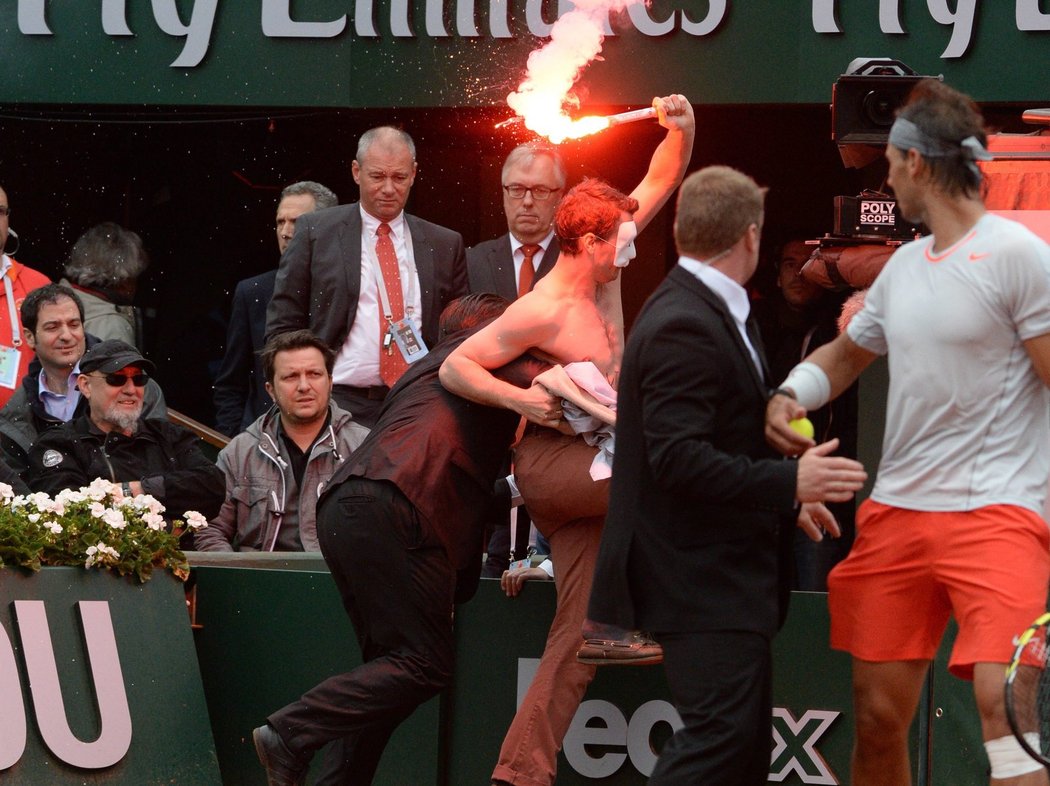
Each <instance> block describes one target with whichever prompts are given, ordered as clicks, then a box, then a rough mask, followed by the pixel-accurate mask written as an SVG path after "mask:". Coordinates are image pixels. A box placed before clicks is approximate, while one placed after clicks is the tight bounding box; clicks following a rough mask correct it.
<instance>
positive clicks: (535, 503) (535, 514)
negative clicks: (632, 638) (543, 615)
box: [492, 429, 609, 786]
mask: <svg viewBox="0 0 1050 786" xmlns="http://www.w3.org/2000/svg"><path fill="white" fill-rule="evenodd" d="M596 453H597V449H596V448H592V447H589V446H588V445H587V444H586V443H585V442H584V441H583V440H582V439H580V438H578V437H569V436H565V435H563V434H559V433H557V432H555V431H553V430H550V429H541V430H540V431H539V432H538V433H534V434H529V435H527V436H526V437H525V438H524V439H522V441H521V443H520V444H519V445H518V448H517V449H516V450H515V453H514V475H515V477H516V479H517V482H518V488H519V489H520V491H521V495H522V497H523V498H524V500H525V504H526V505H527V506H528V508H529V512H530V513H531V514H532V519H533V521H534V522H535V524H536V528H537V529H538V530H539V531H540V532H542V533H543V535H544V536H545V537H546V538H547V540H548V541H549V542H550V544H551V559H552V561H553V562H554V577H555V580H556V581H557V588H558V605H557V610H556V611H555V613H554V621H553V622H552V623H551V629H550V632H549V633H548V634H547V645H546V647H545V648H544V650H543V656H542V657H541V658H540V664H539V668H538V669H537V671H536V676H535V678H534V679H533V681H532V684H531V686H530V687H529V690H528V692H527V693H526V694H525V698H524V700H523V701H522V703H521V706H520V707H518V712H517V714H516V715H515V716H514V720H513V721H512V722H511V725H510V729H509V730H508V731H507V736H506V737H505V738H504V740H503V747H502V748H501V749H500V754H499V762H498V763H497V765H496V769H495V771H494V772H493V773H492V777H493V779H499V780H503V781H507V782H508V783H512V784H515V786H552V784H553V783H554V777H555V771H556V766H557V757H558V751H560V750H561V746H562V741H563V740H564V738H565V733H566V732H567V731H568V730H569V725H570V724H571V723H572V718H573V716H574V715H575V714H576V710H577V709H578V708H579V706H580V701H581V700H582V699H583V694H584V693H585V692H586V690H587V686H588V685H589V684H590V682H591V680H592V679H593V678H594V669H595V667H594V666H587V665H584V664H582V663H580V662H579V661H577V660H576V652H577V650H579V648H580V646H581V645H582V644H583V639H582V636H581V634H580V630H581V629H582V627H583V622H584V619H585V618H586V616H587V602H588V600H589V599H590V595H591V582H592V580H593V578H594V563H595V560H596V559H597V556H598V542H599V540H600V539H601V533H602V527H603V525H604V523H605V513H606V511H607V510H608V507H609V481H608V480H602V481H599V482H595V481H593V480H592V479H591V476H590V475H589V474H588V470H589V469H590V465H591V461H592V460H593V459H594V456H595V454H596Z"/></svg>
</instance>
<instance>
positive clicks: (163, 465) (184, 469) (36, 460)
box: [29, 340, 225, 519]
mask: <svg viewBox="0 0 1050 786" xmlns="http://www.w3.org/2000/svg"><path fill="white" fill-rule="evenodd" d="M153 370H154V366H153V363H151V362H150V361H148V360H146V358H144V357H142V355H140V354H139V353H138V351H137V350H136V349H135V348H134V347H132V346H129V345H128V344H125V343H124V342H123V341H115V340H109V341H102V342H99V343H98V344H96V345H95V346H93V347H92V348H91V349H89V350H88V351H87V352H85V353H84V357H82V358H81V359H80V376H79V377H77V386H78V387H79V389H80V395H82V396H83V397H84V398H86V399H87V401H88V407H87V410H86V411H85V412H84V413H83V414H81V415H80V416H78V417H76V418H74V419H73V420H71V421H70V422H68V423H65V424H63V425H61V426H58V427H56V428H51V429H48V430H47V431H45V432H44V433H43V434H41V435H40V438H39V439H38V440H37V442H36V444H35V445H34V446H33V448H32V449H31V450H30V451H29V486H30V488H32V489H33V490H34V491H44V492H47V493H48V494H52V495H54V494H56V493H58V492H59V491H61V490H62V489H76V488H80V487H81V486H86V485H88V484H89V483H90V482H91V481H92V480H94V479H95V478H105V479H106V480H109V481H111V482H113V483H119V484H121V486H122V488H123V491H124V494H125V495H132V496H134V495H138V494H149V495H151V496H153V497H154V498H156V499H157V500H159V501H160V503H161V504H163V505H164V507H165V508H166V515H167V516H169V517H170V518H180V517H181V516H182V515H183V514H184V513H185V512H186V511H187V510H195V511H197V512H198V513H200V514H201V515H203V516H204V517H205V518H209V519H210V518H213V517H214V516H215V515H216V514H217V513H218V512H219V508H220V507H221V506H222V500H223V496H224V494H225V484H224V483H223V477H222V472H220V471H219V468H218V467H216V466H215V465H214V464H213V463H212V462H211V461H209V460H208V459H207V458H206V457H205V455H204V454H203V453H202V452H201V449H200V445H199V444H198V441H197V437H196V436H195V435H194V434H193V433H192V432H190V431H187V430H186V429H184V428H181V427H180V426H176V425H174V424H172V423H169V422H168V421H166V420H161V419H159V418H145V417H143V403H142V402H143V394H144V391H145V388H146V383H147V381H148V380H149V376H148V375H149V374H151V373H153Z"/></svg>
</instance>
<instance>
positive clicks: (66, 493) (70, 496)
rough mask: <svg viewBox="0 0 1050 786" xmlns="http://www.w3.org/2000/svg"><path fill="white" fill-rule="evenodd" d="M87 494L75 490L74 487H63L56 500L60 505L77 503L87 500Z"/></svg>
mask: <svg viewBox="0 0 1050 786" xmlns="http://www.w3.org/2000/svg"><path fill="white" fill-rule="evenodd" d="M86 500H87V495H85V494H83V493H81V492H79V491H74V490H73V489H62V490H61V491H60V492H58V494H57V495H56V496H55V502H56V503H57V504H59V505H63V506H65V505H75V504H76V503H78V502H85V501H86Z"/></svg>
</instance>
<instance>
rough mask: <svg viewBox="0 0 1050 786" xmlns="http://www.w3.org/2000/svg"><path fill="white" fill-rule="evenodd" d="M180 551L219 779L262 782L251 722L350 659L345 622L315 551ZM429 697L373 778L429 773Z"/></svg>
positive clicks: (391, 783)
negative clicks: (191, 578) (188, 571)
mask: <svg viewBox="0 0 1050 786" xmlns="http://www.w3.org/2000/svg"><path fill="white" fill-rule="evenodd" d="M188 556H189V557H190V561H191V563H192V564H193V565H194V566H195V567H194V573H195V575H196V577H197V616H196V621H197V624H198V625H199V626H200V627H199V628H198V629H197V630H196V631H195V638H196V642H197V652H198V657H199V658H200V662H201V674H202V678H203V681H204V689H205V692H206V694H207V699H208V714H209V715H210V717H211V726H212V732H213V735H214V738H215V746H216V749H217V751H218V756H219V766H220V768H221V770H222V783H223V786H265V784H266V776H265V774H264V772H263V768H262V765H261V764H259V760H258V758H257V757H256V754H255V748H254V746H253V744H252V738H251V732H252V729H253V728H255V727H256V726H260V725H262V724H263V723H265V722H266V716H267V715H269V714H270V713H271V712H273V711H275V710H278V709H280V708H281V707H283V706H284V705H285V704H287V703H289V702H291V701H294V700H295V699H298V698H299V696H300V695H302V694H303V693H304V692H305V691H306V690H308V689H309V688H312V687H313V686H314V685H316V684H317V683H319V682H321V680H323V679H325V678H327V677H330V676H332V675H333V674H338V673H340V672H344V671H349V670H350V669H352V668H354V667H355V666H357V665H359V664H360V663H361V654H360V650H359V649H358V646H357V640H356V639H355V638H354V633H353V628H352V627H351V625H350V620H349V619H348V618H347V616H346V612H345V611H344V610H343V605H342V600H341V599H340V597H339V593H338V592H337V591H336V588H335V584H334V582H333V581H332V577H331V575H330V574H329V573H328V570H327V568H326V567H325V565H324V561H323V560H321V559H320V557H319V555H316V554H315V555H312V556H310V555H305V554H298V555H278V554H265V555H248V554H244V555H241V554H234V555H229V554H193V553H191V554H188ZM238 558H243V559H238ZM223 563H225V564H227V565H231V564H232V565H238V564H243V565H246V566H251V565H256V566H259V565H265V566H267V567H268V568H269V569H266V570H255V569H251V568H249V567H245V568H240V567H222V565H223ZM439 706H440V699H437V698H435V699H433V700H431V701H429V702H427V703H426V704H424V705H423V706H422V707H420V708H419V709H418V710H416V712H415V713H414V714H413V715H412V716H411V717H410V718H409V719H408V720H407V721H405V723H403V724H402V725H401V726H400V727H399V728H398V730H397V731H396V732H395V733H394V735H393V737H392V738H391V740H390V744H389V745H388V746H387V749H386V752H385V754H384V756H383V760H382V762H381V763H380V767H379V772H378V773H377V775H376V779H375V782H374V783H375V786H406V785H407V784H418V785H419V786H423V784H437V783H438V782H439V781H438V761H439V739H440V734H439V729H440V718H439ZM322 760H323V754H322V755H318V756H316V757H315V759H314V762H313V770H312V771H313V772H314V773H316V772H317V769H318V767H319V766H320V765H321V764H322V763H323V761H322Z"/></svg>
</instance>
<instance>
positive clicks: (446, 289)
mask: <svg viewBox="0 0 1050 786" xmlns="http://www.w3.org/2000/svg"><path fill="white" fill-rule="evenodd" d="M405 220H406V221H407V222H408V229H409V232H410V233H411V235H412V250H413V253H414V255H415V258H416V272H417V274H418V275H419V286H420V291H421V295H422V303H423V340H424V341H426V343H427V346H430V347H432V346H434V345H435V344H437V342H438V338H439V333H438V318H439V317H440V316H441V311H442V310H443V309H444V308H445V306H447V305H448V304H449V303H450V302H452V301H453V300H455V299H456V298H457V297H460V296H462V295H465V294H467V265H466V258H465V255H464V251H463V237H462V236H461V235H460V234H459V233H458V232H453V231H452V230H451V229H446V228H445V227H442V226H438V225H437V224H432V223H430V222H429V221H424V220H423V219H421V218H417V217H416V216H411V215H409V214H408V213H405ZM360 294H361V212H360V208H359V207H358V203H357V202H354V203H353V204H349V205H339V206H337V207H330V208H327V209H326V210H318V211H315V212H313V213H307V214H306V215H304V216H302V217H300V218H299V220H298V221H297V222H296V227H295V237H293V238H292V242H291V243H289V244H288V248H287V249H285V252H284V255H283V256H282V257H281V265H280V267H279V268H278V270H277V282H276V284H275V285H274V292H273V299H272V300H271V301H270V307H269V308H268V309H267V311H266V337H267V338H269V337H271V336H274V335H276V334H277V333H284V332H286V331H289V330H299V329H301V328H309V329H310V330H312V331H313V332H314V333H315V334H317V335H318V336H319V337H320V338H321V339H322V340H323V341H324V342H325V343H327V344H328V346H330V347H331V348H332V349H333V350H335V351H338V350H339V348H340V347H342V346H343V343H344V342H345V341H346V337H347V335H349V333H350V328H351V326H352V325H353V324H354V317H355V316H356V314H357V301H358V296H359V295H360Z"/></svg>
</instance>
